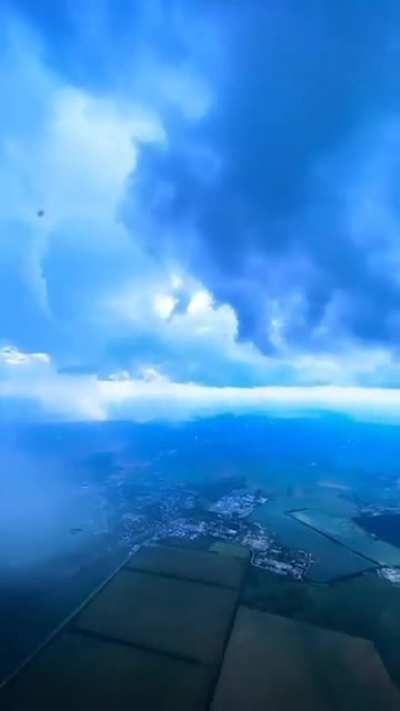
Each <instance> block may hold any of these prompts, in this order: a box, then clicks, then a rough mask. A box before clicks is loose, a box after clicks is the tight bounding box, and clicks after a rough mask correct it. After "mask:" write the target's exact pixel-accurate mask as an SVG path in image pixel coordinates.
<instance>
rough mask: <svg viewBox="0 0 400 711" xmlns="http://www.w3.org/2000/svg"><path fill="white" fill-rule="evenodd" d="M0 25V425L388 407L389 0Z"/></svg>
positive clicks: (8, 11)
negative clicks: (24, 420) (28, 421)
mask: <svg viewBox="0 0 400 711" xmlns="http://www.w3.org/2000/svg"><path fill="white" fill-rule="evenodd" d="M0 20H1V22H0V27H1V30H0V41H1V49H2V51H1V54H0V90H1V94H2V111H1V115H0V151H1V161H0V184H1V195H2V200H1V204H0V221H1V246H0V283H1V296H2V298H1V304H0V418H2V419H3V418H9V417H12V418H14V417H16V418H21V417H22V418H31V417H34V418H37V417H39V418H42V417H45V418H48V417H50V418H51V417H57V418H68V419H71V418H81V419H82V418H100V419H101V418H108V417H121V416H123V417H129V416H132V417H135V418H139V419H148V418H151V417H152V416H157V417H158V416H164V417H167V416H168V417H170V416H172V415H171V411H173V412H174V413H175V416H185V417H186V416H192V415H195V414H196V413H200V414H204V413H206V414H209V413H214V412H220V411H234V412H237V411H242V410H246V411H248V410H254V409H268V408H278V409H279V411H289V410H290V411H292V410H293V408H294V409H296V408H298V407H300V408H301V407H306V408H308V407H312V408H314V407H325V406H326V407H327V408H329V409H335V410H337V409H338V410H339V411H344V412H351V413H352V414H354V412H356V413H358V415H359V413H360V412H361V411H362V412H364V413H365V411H367V410H368V412H369V413H370V414H369V415H368V416H371V417H372V416H385V417H386V416H387V414H388V412H390V414H391V417H393V416H395V415H396V413H397V412H398V411H399V405H400V393H399V391H398V388H399V386H400V356H399V347H398V343H399V335H400V277H399V274H400V270H399V266H400V240H399V226H400V192H399V187H398V186H399V177H400V72H399V63H400V22H399V21H400V7H399V6H398V3H396V2H391V0H387V1H384V2H380V3H366V2H365V1H362V0H352V2H351V3H348V2H344V0H343V1H342V0H338V1H337V2H335V3H331V2H328V1H327V0H325V1H323V0H310V2H308V3H306V6H304V4H302V5H301V7H300V5H299V4H298V3H296V2H294V1H290V0H283V1H282V2H280V3H274V2H269V3H268V2H264V1H262V2H261V0H254V2H251V3H248V2H244V1H242V0H236V2H231V1H230V0H229V1H228V0H215V1H214V2H205V1H204V0H203V1H202V2H200V0H192V1H191V2H190V3H189V2H187V1H183V0H168V1H167V0H165V1H164V0H146V1H144V0H143V1H142V2H139V1H138V2H131V1H130V2H128V1H127V0H126V1H125V0H119V1H118V2H117V1H116V0H114V2H111V0H98V1H97V2H91V1H90V0H76V1H75V2H72V1H71V2H67V1H66V0H65V1H64V0H60V2H57V3H54V2H41V3H37V2H33V1H30V0H19V1H15V2H6V3H4V4H3V6H2V10H1V17H0ZM172 401H173V402H174V406H173V407H172V405H171V403H172ZM371 413H372V414H371ZM358 415H357V416H358Z"/></svg>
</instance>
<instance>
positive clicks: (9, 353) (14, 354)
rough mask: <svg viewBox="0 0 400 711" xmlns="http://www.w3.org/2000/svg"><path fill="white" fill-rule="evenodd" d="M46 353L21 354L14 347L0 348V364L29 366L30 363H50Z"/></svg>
mask: <svg viewBox="0 0 400 711" xmlns="http://www.w3.org/2000/svg"><path fill="white" fill-rule="evenodd" d="M50 360H51V359H50V356H49V354H48V353H22V352H21V351H19V350H18V348H14V346H3V347H2V348H0V364H1V363H4V364H5V365H11V366H14V365H16V366H20V365H30V364H32V363H46V364H49V363H50Z"/></svg>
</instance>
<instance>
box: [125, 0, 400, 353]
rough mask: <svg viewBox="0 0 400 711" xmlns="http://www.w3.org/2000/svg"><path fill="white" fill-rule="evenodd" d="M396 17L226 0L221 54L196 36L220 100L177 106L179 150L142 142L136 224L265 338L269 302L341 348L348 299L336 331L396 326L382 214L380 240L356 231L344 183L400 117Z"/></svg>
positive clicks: (397, 298)
mask: <svg viewBox="0 0 400 711" xmlns="http://www.w3.org/2000/svg"><path fill="white" fill-rule="evenodd" d="M277 5H279V7H278V8H277V7H276V6H277ZM195 7H196V8H197V9H198V8H199V5H198V4H196V5H195ZM399 20H400V9H398V6H397V4H396V3H393V2H384V3H379V5H378V4H376V3H365V2H361V1H360V2H358V1H357V0H356V1H355V2H352V3H347V2H346V3H345V2H337V3H334V4H332V3H328V2H317V1H315V2H310V3H307V4H306V5H304V4H301V5H299V4H298V3H295V2H289V1H287V2H283V3H279V4H277V3H272V2H271V3H265V2H253V3H245V2H237V3H228V2H216V3H215V4H213V9H212V11H210V15H209V16H208V19H207V22H209V26H210V28H211V27H212V28H213V29H215V27H217V28H218V36H219V50H218V51H216V52H214V54H213V52H210V54H209V57H208V59H207V58H206V57H205V56H204V54H203V55H201V54H200V53H199V46H200V45H201V43H202V42H204V41H205V40H204V39H203V37H202V36H199V37H198V38H197V39H196V46H195V48H192V50H191V49H190V47H186V52H187V60H186V61H188V62H190V63H191V66H192V67H196V68H197V69H198V71H200V72H202V74H203V76H204V77H205V78H206V80H207V82H208V83H209V85H210V87H211V92H212V95H213V104H212V107H211V109H210V111H209V112H208V113H207V115H206V116H205V117H204V118H203V119H202V120H198V121H188V120H187V119H184V118H182V116H181V115H178V114H175V115H173V114H170V115H169V116H168V119H167V133H168V145H167V147H165V146H163V147H161V148H160V147H157V146H156V147H155V146H152V147H150V148H149V149H148V150H147V151H146V150H144V151H143V153H142V158H141V162H140V163H139V170H138V171H137V173H136V174H135V176H134V178H133V181H132V194H131V195H128V196H127V200H126V204H125V206H124V213H123V214H124V219H125V222H126V224H128V225H129V226H130V228H131V229H132V230H133V231H135V233H137V229H138V225H140V229H141V230H142V232H144V234H145V240H146V242H147V244H148V246H149V247H150V248H151V249H153V251H154V252H156V253H157V252H159V251H160V250H161V251H162V252H163V253H172V254H175V255H177V256H178V257H179V258H180V259H184V260H186V262H187V263H188V265H189V267H190V269H192V270H195V271H196V272H197V274H198V275H199V276H200V277H201V278H202V279H203V280H204V281H205V283H207V284H208V285H209V286H210V287H211V288H212V289H213V291H214V293H215V294H216V296H217V298H220V299H221V300H223V299H227V300H229V301H230V303H232V304H233V305H234V307H235V309H236V310H237V312H238V315H239V319H240V327H241V333H242V335H245V336H246V337H249V336H251V337H252V338H253V339H254V340H256V341H257V342H258V343H259V344H261V345H262V346H263V347H264V348H268V347H270V345H271V342H270V339H269V337H268V331H267V324H268V319H269V318H270V316H271V313H270V312H271V303H277V309H278V312H279V315H280V317H283V318H284V319H285V320H286V322H287V323H286V336H287V337H288V339H289V342H292V344H293V345H300V346H301V345H304V346H308V347H312V348H314V347H318V345H320V346H323V347H326V346H327V345H328V346H330V347H332V346H334V344H333V342H332V339H333V335H334V334H333V332H332V329H331V331H329V329H328V331H327V330H326V329H325V331H323V334H325V335H321V333H322V331H321V333H319V332H318V333H319V335H315V333H316V332H317V331H318V327H319V326H321V324H322V323H323V322H324V319H326V318H327V313H328V311H329V309H330V310H331V311H334V310H335V308H336V305H335V304H336V301H338V300H339V301H340V304H341V310H340V313H338V315H337V317H336V319H333V321H334V328H335V329H337V328H338V327H340V329H342V330H343V332H344V333H346V332H349V333H350V334H351V335H354V336H356V337H359V338H361V339H366V340H377V341H381V340H388V339H391V338H392V337H393V328H392V324H393V318H394V317H395V315H396V310H397V309H398V308H399V306H400V303H399V302H400V292H399V289H398V286H397V285H396V284H395V282H394V280H393V278H392V276H393V275H392V274H391V273H390V270H389V272H388V270H387V269H384V270H383V271H379V270H377V269H376V268H375V266H374V264H373V261H374V254H375V252H376V251H379V237H380V235H379V229H380V228H379V225H378V226H377V240H376V241H375V243H374V246H373V247H370V245H368V244H367V245H363V244H360V242H359V240H358V241H357V240H356V239H354V235H353V234H352V229H351V227H349V221H348V220H346V219H345V216H344V212H345V210H346V209H347V210H348V206H347V205H346V204H345V201H344V198H343V191H345V190H347V188H348V186H349V185H350V186H351V185H352V182H353V181H354V180H356V179H357V175H358V171H359V165H361V163H363V162H365V160H366V159H367V157H368V152H369V151H374V150H379V148H377V147H376V146H374V145H372V144H370V143H369V138H368V136H369V135H370V134H368V129H369V128H370V129H371V135H378V133H379V131H378V129H377V130H376V131H375V134H374V127H375V126H379V125H384V124H385V121H386V120H389V119H391V118H392V117H393V116H396V114H397V113H398V112H399V113H400V91H399V89H400V77H399V73H398V63H399V48H400V25H399ZM187 22H188V34H190V28H191V24H190V23H191V20H190V17H188V18H187ZM167 27H168V26H167ZM166 36H167V37H168V29H167V30H166ZM200 56H201V62H200V63H199V64H198V65H196V62H198V61H199V57H200ZM361 134H362V135H365V136H366V138H365V140H364V142H363V141H362V140H360V139H359V135H361ZM378 138H379V137H378ZM377 140H378V139H377ZM335 156H340V161H335V160H333V159H332V157H335ZM321 166H322V168H321ZM324 166H325V167H324ZM391 171H392V179H393V181H396V179H397V177H398V173H399V167H398V166H394V167H392V169H391ZM375 179H376V180H377V181H379V180H380V179H381V176H380V175H376V176H375ZM133 194H134V198H133ZM385 199H386V198H385ZM389 202H390V203H391V204H390V205H389V207H390V209H394V210H396V209H397V206H396V204H395V203H393V200H391V198H390V199H389ZM138 204H139V205H140V210H138V207H137V206H138ZM377 207H378V208H379V209H380V208H381V206H377ZM139 213H140V214H139ZM383 230H384V225H382V231H383ZM382 239H384V235H383V234H382ZM290 295H292V297H291V298H290V299H289V296H290Z"/></svg>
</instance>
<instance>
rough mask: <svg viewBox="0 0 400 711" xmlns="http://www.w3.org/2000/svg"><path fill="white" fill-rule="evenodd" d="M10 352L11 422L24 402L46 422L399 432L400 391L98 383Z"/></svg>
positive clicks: (147, 377) (122, 378) (151, 374)
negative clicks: (291, 425)
mask: <svg viewBox="0 0 400 711" xmlns="http://www.w3.org/2000/svg"><path fill="white" fill-rule="evenodd" d="M13 352H14V353H15V354H18V357H17V360H18V358H19V359H20V360H21V362H24V364H25V366H26V367H24V368H23V369H22V370H21V369H20V368H15V367H12V373H11V375H10V374H8V377H7V378H3V379H0V399H1V398H3V399H4V400H3V403H2V412H4V415H3V417H4V416H6V412H5V410H6V407H7V401H9V400H12V401H13V402H18V401H19V402H20V403H21V409H22V408H23V406H24V402H25V401H30V402H31V401H32V400H33V401H35V402H37V404H38V406H40V408H42V409H43V410H44V411H45V413H47V415H48V417H49V418H52V417H55V416H56V417H58V418H60V419H65V420H80V419H87V420H106V419H119V418H124V419H132V420H135V421H138V422H144V421H151V420H160V419H161V420H172V421H174V420H176V421H183V420H187V419H191V418H195V417H208V416H213V415H217V414H223V413H224V414H225V413H232V414H244V413H264V414H269V415H275V416H278V417H279V416H284V417H287V416H291V415H307V414H309V413H310V412H315V411H318V412H320V411H321V412H322V411H326V412H334V413H340V414H345V415H349V416H351V417H354V418H356V419H362V420H370V421H382V422H395V423H398V424H400V390H398V389H391V390H390V389H385V388H360V387H340V386H320V387H299V386H296V387H277V386H269V387H253V388H237V387H210V386H204V385H196V384H194V383H189V382H187V383H175V382H172V381H171V380H169V379H168V378H166V377H164V376H162V375H161V374H160V373H159V372H158V371H157V370H156V369H155V368H152V367H144V368H143V370H142V377H141V378H140V379H139V378H137V379H133V378H130V377H129V374H128V373H126V372H123V373H114V374H112V375H111V376H110V377H109V378H108V379H106V380H100V379H98V378H97V377H96V376H88V375H79V376H77V375H68V374H60V373H57V371H56V370H55V368H54V366H53V365H52V363H51V362H50V360H46V359H43V358H39V359H38V358H37V357H36V358H35V357H34V356H35V355H36V356H37V355H38V354H28V353H25V354H24V353H19V352H17V351H15V350H14V351H13ZM39 355H44V354H39ZM6 366H8V367H9V364H7V363H6V364H5V365H4V363H3V368H4V367H6ZM0 375H1V371H0ZM3 375H4V373H3ZM4 404H5V407H4ZM13 411H14V412H15V409H14V410H13Z"/></svg>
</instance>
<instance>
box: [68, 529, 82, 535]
mask: <svg viewBox="0 0 400 711" xmlns="http://www.w3.org/2000/svg"><path fill="white" fill-rule="evenodd" d="M82 531H83V528H70V531H69V532H70V533H72V534H75V533H82Z"/></svg>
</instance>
